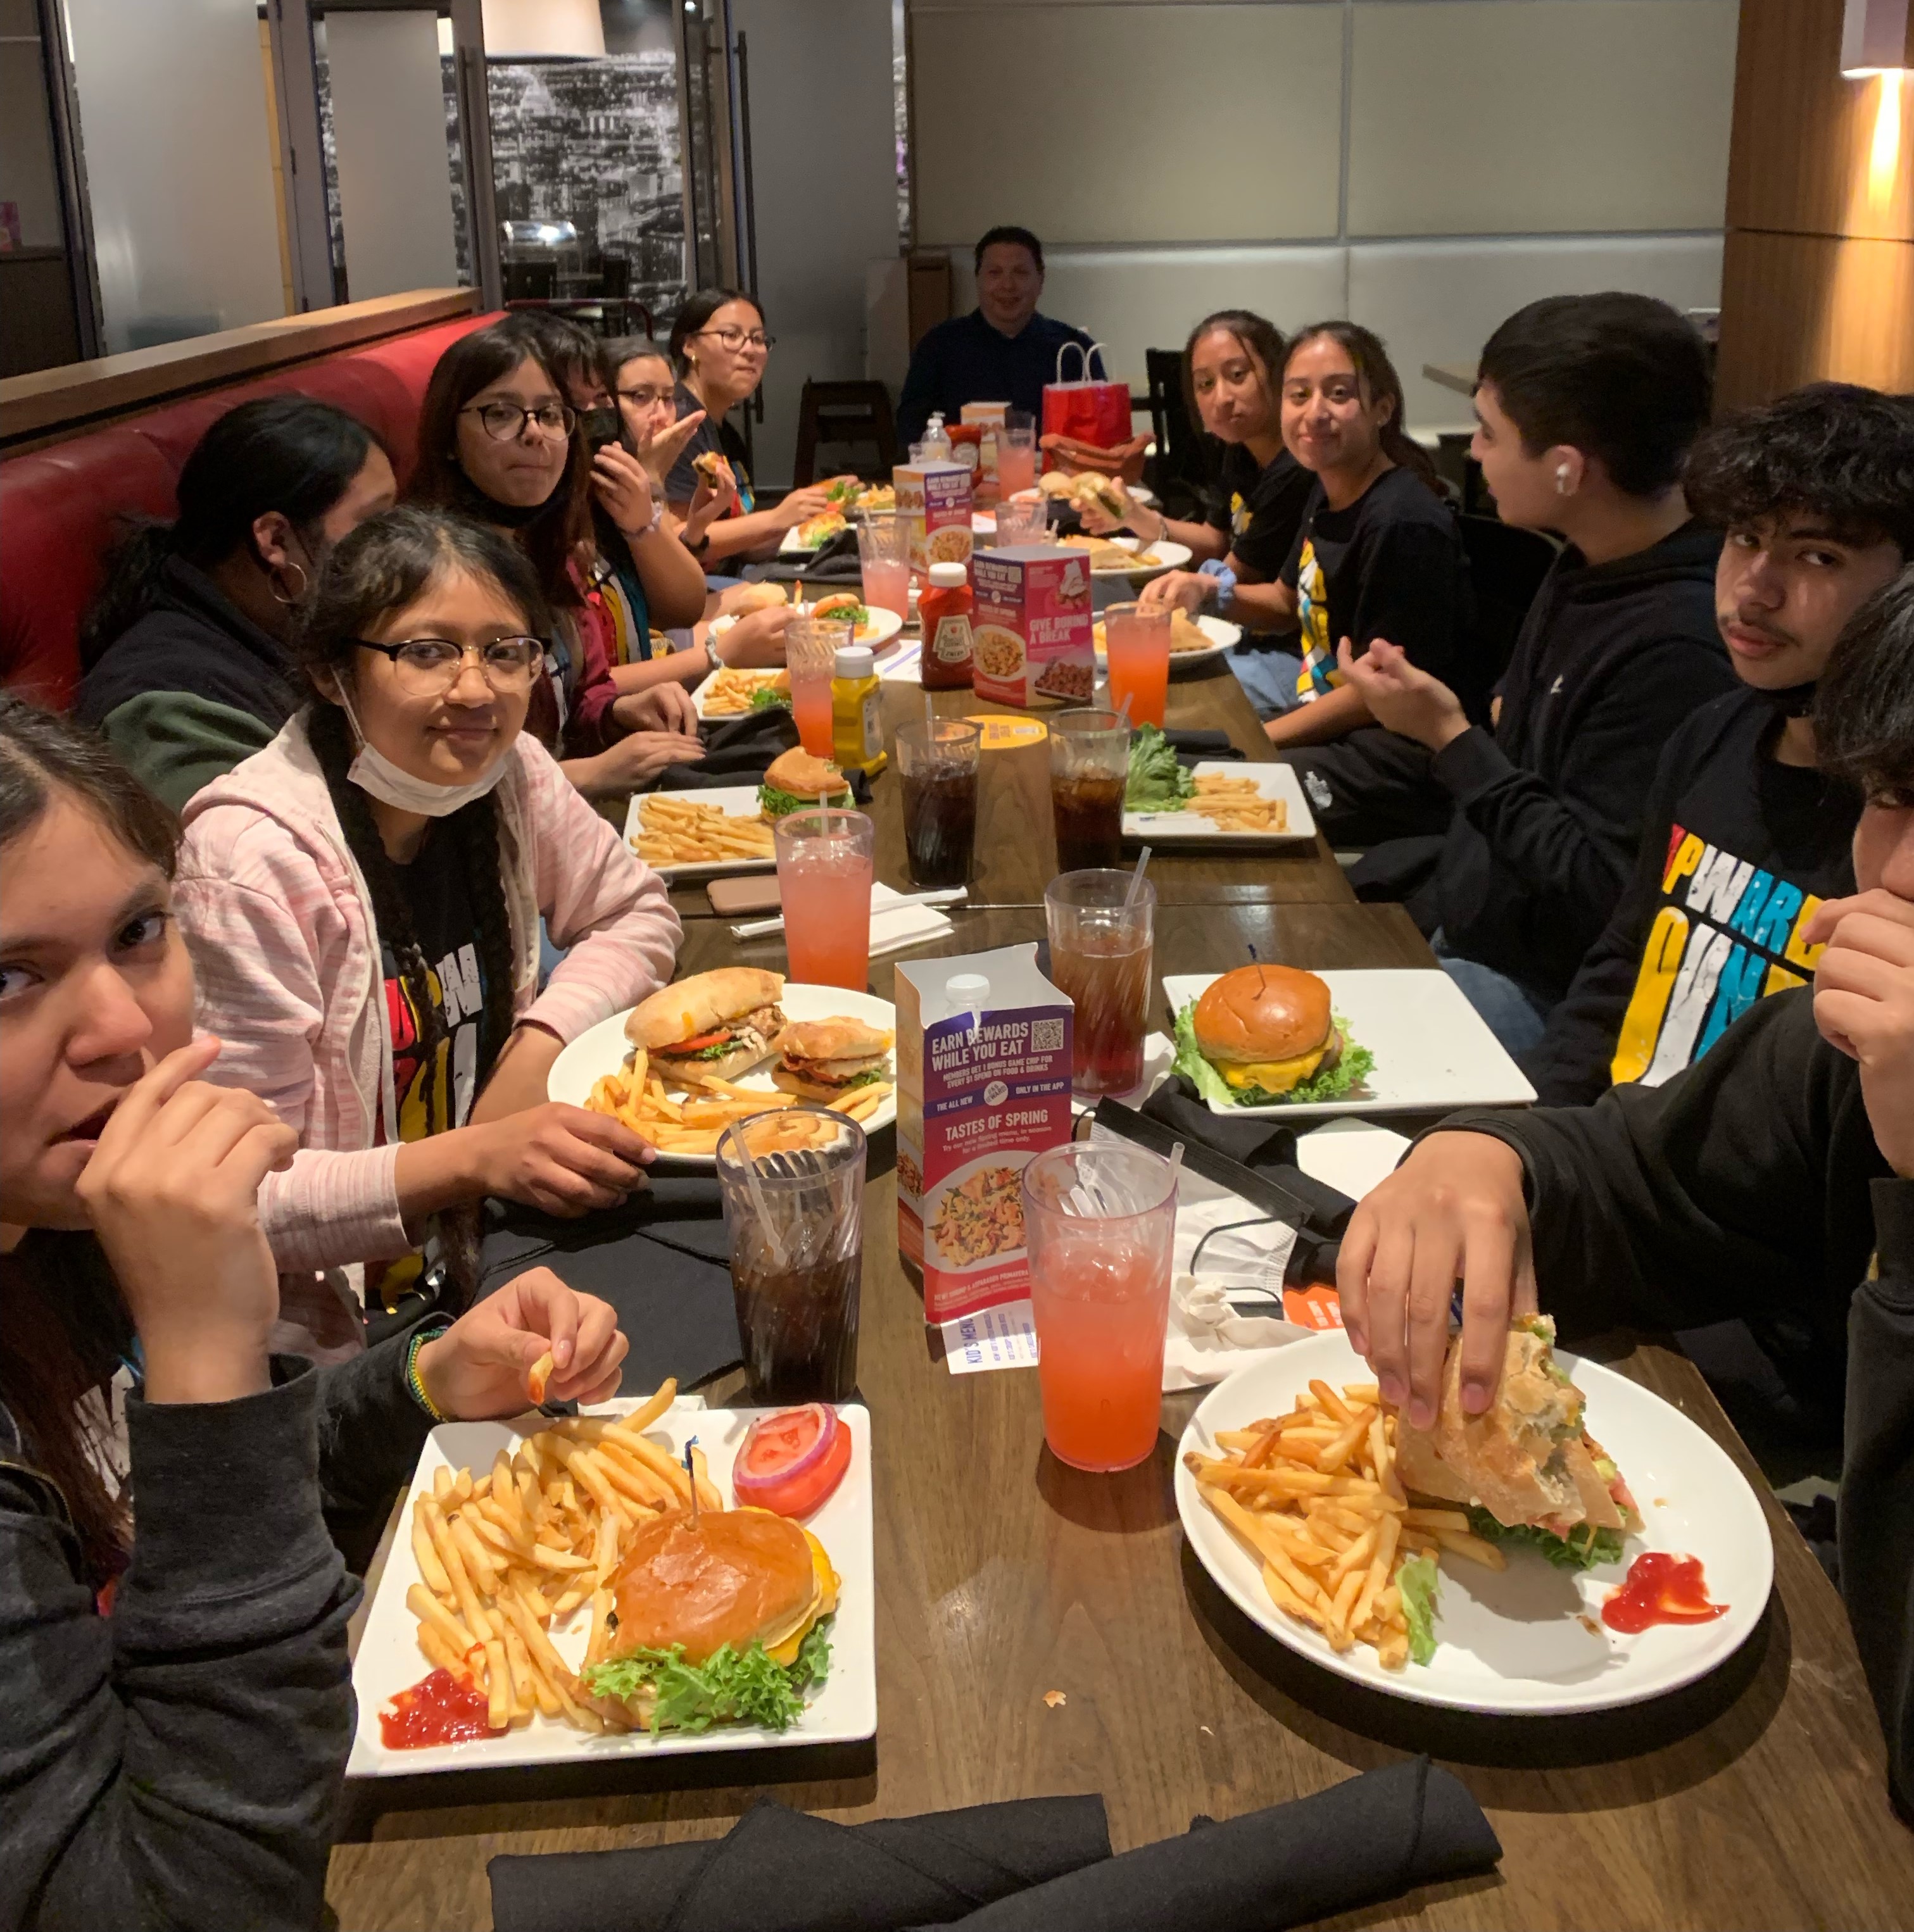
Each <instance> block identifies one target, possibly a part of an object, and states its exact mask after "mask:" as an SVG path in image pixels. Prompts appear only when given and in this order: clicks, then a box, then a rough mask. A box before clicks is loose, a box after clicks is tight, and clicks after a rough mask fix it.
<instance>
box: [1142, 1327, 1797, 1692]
mask: <svg viewBox="0 0 1914 1932" xmlns="http://www.w3.org/2000/svg"><path fill="white" fill-rule="evenodd" d="M1553 1332H1554V1331H1553V1323H1552V1322H1549V1321H1547V1318H1545V1317H1528V1318H1523V1319H1520V1320H1518V1321H1517V1322H1513V1323H1511V1329H1510V1339H1509V1344H1508V1348H1509V1354H1508V1364H1507V1366H1506V1367H1505V1375H1504V1384H1503V1386H1504V1390H1505V1399H1506V1392H1507V1391H1508V1390H1510V1389H1511V1388H1513V1387H1514V1385H1516V1383H1517V1380H1518V1378H1526V1379H1527V1380H1529V1382H1532V1383H1533V1384H1534V1385H1535V1388H1538V1389H1539V1390H1541V1391H1543V1392H1544V1396H1545V1397H1546V1398H1547V1403H1548V1404H1552V1405H1553V1406H1551V1407H1550V1418H1553V1419H1554V1420H1556V1421H1559V1422H1560V1423H1561V1425H1562V1426H1560V1427H1551V1428H1550V1430H1547V1431H1545V1432H1544V1436H1545V1437H1546V1439H1545V1440H1544V1439H1542V1438H1538V1440H1542V1448H1541V1451H1540V1452H1539V1453H1540V1455H1541V1457H1543V1458H1544V1459H1545V1460H1538V1459H1537V1452H1535V1451H1531V1454H1530V1459H1529V1472H1530V1475H1529V1482H1530V1484H1531V1488H1530V1490H1528V1491H1525V1490H1522V1489H1520V1488H1519V1487H1511V1489H1510V1490H1508V1492H1506V1493H1505V1492H1504V1491H1502V1490H1499V1489H1496V1488H1495V1487H1494V1484H1495V1481H1496V1477H1495V1475H1494V1474H1493V1469H1502V1470H1506V1469H1508V1467H1510V1466H1511V1462H1512V1461H1513V1460H1514V1459H1503V1460H1500V1461H1499V1462H1497V1463H1495V1464H1494V1465H1493V1466H1492V1473H1489V1474H1485V1473H1484V1472H1482V1471H1478V1470H1477V1469H1473V1468H1472V1467H1470V1466H1469V1465H1468V1462H1467V1457H1468V1455H1469V1454H1472V1453H1474V1452H1473V1450H1472V1448H1468V1447H1465V1448H1457V1446H1456V1445H1457V1444H1458V1443H1459V1442H1465V1439H1466V1432H1457V1431H1452V1430H1449V1427H1448V1423H1449V1420H1450V1418H1451V1416H1452V1415H1454V1402H1455V1400H1456V1399H1457V1398H1456V1397H1455V1396H1454V1388H1455V1387H1456V1386H1457V1373H1451V1374H1449V1375H1448V1376H1445V1382H1446V1383H1447V1384H1448V1386H1449V1392H1448V1394H1445V1409H1444V1413H1443V1415H1442V1417H1439V1420H1438V1422H1437V1424H1436V1427H1434V1428H1433V1429H1432V1430H1430V1431H1428V1432H1426V1433H1425V1432H1418V1431H1414V1430H1408V1429H1407V1427H1406V1424H1404V1423H1403V1421H1402V1420H1401V1418H1399V1417H1398V1416H1397V1414H1396V1412H1394V1410H1393V1409H1390V1408H1389V1407H1388V1406H1386V1405H1385V1404H1384V1403H1382V1400H1381V1399H1380V1396H1379V1391H1378V1388H1377V1385H1376V1376H1375V1374H1374V1372H1373V1370H1371V1369H1370V1367H1369V1366H1368V1364H1367V1363H1365V1362H1364V1361H1363V1360H1362V1358H1361V1357H1360V1356H1358V1355H1357V1353H1356V1352H1355V1349H1353V1348H1352V1347H1351V1346H1350V1344H1349V1339H1348V1337H1346V1335H1345V1334H1343V1332H1342V1331H1341V1330H1340V1329H1337V1330H1334V1331H1329V1332H1327V1333H1324V1334H1315V1335H1310V1336H1308V1337H1306V1338H1305V1339H1303V1340H1298V1341H1296V1342H1295V1343H1292V1344H1291V1345H1290V1346H1288V1347H1286V1348H1283V1349H1278V1350H1276V1351H1274V1352H1272V1353H1271V1355H1268V1356H1267V1357H1265V1358H1264V1359H1263V1360H1262V1361H1257V1362H1256V1363H1253V1364H1250V1365H1249V1366H1247V1367H1244V1368H1243V1369H1241V1370H1238V1372H1237V1373H1235V1375H1233V1376H1230V1377H1229V1379H1227V1380H1226V1381H1224V1382H1220V1383H1219V1384H1218V1385H1217V1386H1216V1388H1214V1389H1212V1390H1211V1391H1210V1393H1209V1394H1208V1396H1207V1397H1205V1400H1204V1401H1203V1402H1202V1404H1201V1406H1199V1408H1198V1409H1197V1410H1196V1413H1195V1415H1193V1416H1192V1417H1191V1418H1190V1424H1189V1427H1187V1429H1186V1430H1184V1435H1183V1439H1182V1442H1181V1444H1180V1445H1179V1454H1178V1463H1177V1469H1176V1475H1175V1484H1176V1499H1177V1508H1178V1513H1179V1514H1180V1515H1181V1518H1182V1521H1183V1527H1184V1535H1186V1536H1187V1538H1189V1541H1190V1547H1191V1548H1192V1549H1193V1550H1194V1552H1195V1553H1196V1556H1197V1559H1198V1560H1199V1562H1201V1563H1202V1565H1203V1567H1204V1568H1205V1570H1207V1571H1208V1572H1209V1574H1210V1575H1211V1577H1213V1578H1214V1580H1215V1581H1216V1583H1217V1586H1218V1587H1219V1588H1220V1589H1221V1590H1222V1591H1223V1594H1224V1595H1226V1596H1227V1597H1228V1598H1229V1599H1230V1601H1232V1603H1233V1604H1235V1606H1236V1607H1237V1608H1238V1610H1241V1612H1242V1613H1244V1616H1247V1618H1248V1619H1250V1622H1253V1623H1254V1624H1256V1625H1259V1627H1260V1628H1262V1629H1263V1630H1265V1631H1268V1633H1269V1634H1270V1635H1271V1636H1272V1637H1274V1638H1275V1639H1276V1640H1277V1641H1278V1642H1279V1643H1282V1644H1283V1645H1285V1646H1287V1647H1288V1648H1289V1649H1292V1650H1293V1651H1295V1652H1298V1654H1299V1655H1301V1656H1303V1657H1305V1658H1308V1659H1309V1660H1310V1661H1311V1662H1313V1663H1315V1664H1319V1665H1320V1666H1321V1667H1322V1668H1323V1669H1324V1670H1329V1671H1332V1672H1334V1673H1336V1674H1337V1676H1343V1677H1346V1678H1349V1679H1352V1681H1353V1682H1357V1683H1359V1684H1362V1685H1367V1687H1369V1688H1370V1689H1372V1690H1377V1691H1386V1692H1388V1694H1390V1695H1391V1696H1393V1697H1403V1698H1406V1699H1409V1700H1411V1701H1412V1702H1414V1703H1424V1704H1435V1705H1441V1706H1446V1707H1448V1708H1449V1709H1455V1710H1464V1711H1475V1712H1493V1713H1499V1714H1505V1715H1536V1716H1541V1715H1552V1714H1553V1715H1559V1714H1562V1713H1566V1712H1580V1711H1593V1710H1601V1709H1610V1708H1612V1707H1614V1706H1621V1705H1627V1704H1632V1703H1640V1702H1643V1701H1644V1700H1646V1699H1649V1698H1652V1697H1661V1696H1663V1695H1664V1694H1666V1693H1667V1692H1669V1691H1674V1690H1676V1689H1678V1688H1680V1687H1681V1686H1682V1685H1685V1684H1688V1683H1691V1682H1693V1681H1694V1679H1697V1678H1698V1677H1700V1676H1704V1675H1705V1674H1706V1673H1708V1672H1709V1671H1710V1670H1714V1669H1715V1667H1717V1666H1718V1665H1719V1664H1722V1663H1723V1662H1724V1661H1726V1660H1727V1658H1729V1657H1730V1656H1731V1655H1733V1653H1734V1652H1736V1650H1737V1649H1739V1648H1740V1647H1741V1646H1742V1644H1743V1643H1745V1641H1746V1640H1747V1639H1748V1637H1749V1636H1750V1635H1751V1634H1752V1632H1753V1631H1754V1628H1755V1627H1756V1626H1757V1624H1758V1623H1759V1622H1760V1619H1761V1616H1762V1614H1763V1610H1765V1608H1766V1605H1767V1602H1768V1596H1769V1590H1770V1589H1771V1588H1772V1584H1773V1581H1774V1547H1773V1544H1772V1541H1771V1540H1770V1538H1769V1529H1768V1524H1767V1520H1766V1517H1764V1516H1763V1514H1762V1509H1761V1505H1760V1502H1758V1501H1757V1499H1756V1497H1755V1496H1754V1491H1753V1490H1751V1488H1750V1487H1749V1486H1748V1481H1747V1480H1746V1478H1744V1477H1743V1476H1742V1473H1741V1472H1740V1471H1739V1469H1736V1466H1735V1465H1734V1463H1733V1461H1732V1460H1730V1457H1728V1455H1727V1452H1726V1451H1724V1450H1723V1449H1722V1448H1721V1447H1720V1445H1718V1444H1717V1443H1716V1442H1715V1441H1714V1439H1712V1437H1710V1436H1708V1435H1707V1434H1706V1433H1704V1432H1703V1430H1701V1429H1700V1427H1698V1426H1697V1424H1694V1423H1693V1422H1691V1421H1689V1420H1688V1418H1687V1417H1686V1416H1685V1415H1682V1413H1681V1412H1680V1411H1679V1410H1678V1409H1675V1408H1674V1407H1673V1406H1671V1405H1670V1404H1669V1403H1666V1402H1664V1401H1663V1400H1662V1399H1661V1397H1659V1396H1658V1395H1655V1394H1653V1393H1652V1391H1649V1390H1648V1389H1646V1388H1643V1386H1642V1385H1640V1383H1638V1382H1631V1381H1630V1380H1629V1379H1628V1378H1627V1377H1626V1376H1622V1375H1619V1374H1617V1373H1616V1372H1615V1371H1613V1370H1610V1369H1605V1368H1604V1367H1601V1366H1600V1365H1599V1364H1596V1363H1594V1362H1591V1361H1586V1360H1584V1359H1581V1358H1577V1357H1575V1356H1573V1355H1568V1354H1566V1353H1562V1352H1556V1351H1555V1350H1554V1349H1553ZM1451 1370H1454V1349H1453V1347H1452V1359H1451ZM1504 1407H1505V1405H1504V1404H1502V1403H1499V1404H1498V1405H1497V1410H1498V1411H1499V1412H1500V1411H1502V1410H1503V1409H1504ZM1556 1409H1559V1411H1560V1415H1559V1417H1556V1413H1555V1412H1556ZM1506 1412H1507V1413H1508V1414H1509V1415H1512V1416H1514V1417H1515V1418H1516V1421H1515V1422H1514V1424H1512V1427H1513V1428H1514V1429H1516V1430H1520V1428H1522V1427H1526V1426H1528V1425H1527V1423H1526V1420H1525V1418H1526V1415H1527V1413H1528V1411H1527V1407H1526V1404H1525V1403H1523V1401H1522V1400H1520V1399H1518V1400H1514V1401H1508V1402H1507V1403H1506ZM1490 1420H1493V1415H1492V1418H1490ZM1466 1441H1467V1442H1469V1443H1473V1442H1474V1441H1475V1439H1466ZM1565 1441H1566V1442H1572V1443H1573V1445H1574V1447H1575V1448H1577V1449H1578V1450H1580V1451H1586V1452H1587V1456H1586V1460H1587V1461H1588V1463H1589V1467H1590V1469H1592V1471H1593V1472H1595V1473H1594V1475H1593V1476H1592V1478H1591V1479H1590V1480H1591V1483H1592V1487H1591V1488H1590V1489H1589V1490H1586V1491H1585V1492H1579V1493H1578V1492H1577V1491H1575V1490H1572V1489H1571V1488H1570V1487H1568V1477H1567V1476H1565V1474H1564V1473H1563V1472H1562V1470H1561V1469H1557V1468H1556V1464H1557V1463H1559V1462H1561V1461H1562V1458H1563V1457H1565V1455H1566V1454H1567V1449H1566V1448H1565ZM1445 1457H1447V1458H1448V1459H1450V1460H1444V1459H1445ZM1579 1480H1580V1479H1579V1478H1577V1481H1579ZM1478 1484H1481V1486H1482V1488H1483V1490H1484V1493H1488V1494H1490V1499H1491V1500H1493V1502H1495V1504H1496V1508H1497V1509H1498V1510H1499V1511H1501V1512H1502V1517H1507V1518H1508V1519H1511V1520H1510V1521H1508V1522H1504V1521H1502V1520H1499V1518H1498V1517H1497V1516H1496V1514H1493V1513H1492V1512H1491V1511H1489V1510H1488V1509H1487V1508H1484V1507H1483V1506H1482V1502H1481V1497H1480V1496H1478V1495H1477V1494H1476V1486H1477V1485H1478ZM1558 1492H1559V1493H1558ZM1531 1494H1533V1495H1535V1496H1539V1497H1540V1498H1541V1501H1540V1502H1530V1501H1529V1500H1528V1497H1529V1495H1531ZM1598 1515H1599V1516H1600V1518H1601V1523H1602V1524H1603V1525H1604V1526H1601V1527H1598V1525H1597V1518H1598ZM1526 1517H1534V1518H1535V1519H1536V1520H1535V1522H1533V1523H1530V1522H1528V1521H1526V1520H1524V1519H1525V1518H1526ZM1571 1517H1574V1518H1575V1519H1576V1520H1574V1521H1571V1520H1570V1519H1571ZM1646 1553H1664V1554H1665V1555H1667V1556H1670V1557H1673V1558H1674V1559H1679V1560H1682V1561H1685V1560H1686V1559H1689V1558H1695V1559H1699V1560H1700V1564H1701V1570H1702V1579H1703V1583H1704V1585H1705V1592H1706V1597H1705V1601H1706V1605H1707V1608H1708V1610H1709V1611H1710V1612H1712V1613H1713V1614H1706V1615H1704V1616H1701V1617H1700V1618H1699V1619H1697V1620H1695V1621H1690V1622H1680V1623H1661V1624H1657V1625H1654V1626H1652V1627H1651V1628H1646V1629H1644V1630H1641V1631H1638V1632H1632V1633H1631V1632H1626V1631H1621V1630H1619V1629H1616V1628H1611V1627H1610V1624H1609V1623H1608V1622H1606V1621H1605V1620H1604V1610H1605V1609H1606V1608H1607V1607H1608V1606H1609V1603H1610V1598H1611V1597H1612V1595H1613V1594H1614V1593H1615V1592H1616V1591H1618V1589H1619V1588H1620V1587H1621V1586H1622V1584H1623V1583H1624V1582H1625V1579H1627V1577H1628V1575H1629V1573H1630V1571H1631V1568H1632V1567H1633V1566H1634V1565H1635V1563H1636V1562H1637V1559H1638V1558H1640V1557H1642V1556H1644V1555H1645V1554H1646Z"/></svg>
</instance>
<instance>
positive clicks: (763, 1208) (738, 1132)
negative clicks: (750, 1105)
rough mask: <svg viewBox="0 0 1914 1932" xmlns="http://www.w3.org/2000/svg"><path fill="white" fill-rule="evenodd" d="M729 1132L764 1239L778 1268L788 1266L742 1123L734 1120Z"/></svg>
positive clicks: (780, 1237)
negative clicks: (760, 1222) (733, 1139)
mask: <svg viewBox="0 0 1914 1932" xmlns="http://www.w3.org/2000/svg"><path fill="white" fill-rule="evenodd" d="M730 1132H731V1133H733V1135H735V1136H736V1139H737V1145H738V1151H739V1153H740V1154H742V1155H743V1157H744V1178H745V1185H746V1186H747V1187H749V1188H750V1190H751V1199H752V1200H753V1201H754V1202H756V1203H757V1214H758V1218H759V1219H760V1220H762V1221H763V1223H764V1238H765V1239H766V1241H769V1243H770V1244H771V1252H772V1254H774V1255H775V1256H776V1257H777V1259H778V1267H780V1268H784V1267H786V1266H787V1265H789V1260H790V1258H789V1256H787V1254H786V1253H785V1250H784V1237H783V1235H781V1234H779V1233H778V1224H777V1223H776V1222H775V1221H774V1220H772V1218H771V1204H770V1202H769V1201H768V1200H766V1199H765V1195H764V1184H763V1181H760V1180H759V1179H758V1178H757V1157H756V1156H755V1155H754V1154H752V1152H751V1143H750V1142H748V1141H747V1140H746V1139H745V1137H744V1123H743V1122H742V1121H733V1122H732V1123H731V1127H730Z"/></svg>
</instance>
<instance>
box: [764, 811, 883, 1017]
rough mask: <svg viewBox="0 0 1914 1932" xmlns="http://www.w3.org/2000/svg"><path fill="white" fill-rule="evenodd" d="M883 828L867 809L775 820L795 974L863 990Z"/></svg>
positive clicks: (813, 982) (811, 982) (787, 947)
mask: <svg viewBox="0 0 1914 1932" xmlns="http://www.w3.org/2000/svg"><path fill="white" fill-rule="evenodd" d="M774 836H775V843H776V845H777V850H778V897H779V898H781V899H782V901H784V951H785V953H786V955H787V964H788V965H789V966H790V977H791V978H792V979H793V980H796V981H798V982H799V983H801V984H802V985H805V986H848V987H850V989H852V990H853V992H859V993H861V992H863V991H864V990H865V986H864V983H865V980H867V979H868V977H870V971H871V872H872V856H873V854H874V852H875V851H876V849H877V826H876V825H875V824H874V823H873V822H872V821H871V820H870V819H868V818H867V817H865V815H864V814H863V813H862V812H861V811H841V810H838V809H836V808H831V809H827V810H823V811H793V812H791V813H790V814H788V815H787V817H783V818H781V819H779V820H778V822H777V827H776V831H775V835H774Z"/></svg>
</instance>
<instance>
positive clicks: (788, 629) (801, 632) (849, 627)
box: [784, 617, 856, 758]
mask: <svg viewBox="0 0 1914 1932" xmlns="http://www.w3.org/2000/svg"><path fill="white" fill-rule="evenodd" d="M855 629H856V626H855V625H853V624H852V623H850V621H849V620H848V619H846V620H845V621H844V622H842V623H838V622H835V621H833V620H832V619H830V618H828V617H793V619H791V620H790V622H789V623H788V624H787V625H785V626H784V662H785V664H787V666H788V667H789V669H790V709H791V715H792V717H793V718H794V719H795V720H796V724H797V736H798V742H799V743H800V744H802V745H803V747H804V748H805V750H806V751H808V752H809V753H810V754H811V756H812V757H814V758H828V757H831V756H832V754H834V752H835V750H836V746H835V743H834V742H833V741H832V731H831V679H832V676H833V675H834V674H835V672H836V670H837V654H838V650H839V649H840V648H841V646H844V645H845V644H848V643H850V642H851V641H852V640H853V632H854V631H855Z"/></svg>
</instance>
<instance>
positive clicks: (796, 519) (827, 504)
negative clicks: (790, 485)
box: [767, 484, 836, 530]
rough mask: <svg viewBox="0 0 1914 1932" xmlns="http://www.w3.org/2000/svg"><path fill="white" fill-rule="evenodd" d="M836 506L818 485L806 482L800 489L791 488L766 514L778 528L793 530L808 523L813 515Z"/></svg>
mask: <svg viewBox="0 0 1914 1932" xmlns="http://www.w3.org/2000/svg"><path fill="white" fill-rule="evenodd" d="M835 507H836V505H835V504H833V503H832V501H831V499H830V497H829V496H828V495H827V494H826V492H825V491H824V490H823V488H822V487H820V485H818V484H806V485H805V487H804V488H802V490H792V491H791V492H790V493H789V494H788V495H787V496H786V497H785V498H784V500H783V502H781V503H779V504H778V505H776V506H775V508H772V510H771V511H769V512H768V513H767V514H769V516H770V517H771V519H772V521H773V522H774V523H775V524H776V526H777V527H778V529H781V530H794V529H796V527H797V526H798V525H799V523H808V522H809V521H810V520H811V518H812V517H821V516H822V515H823V514H824V512H825V511H826V510H829V509H834V508H835Z"/></svg>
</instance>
